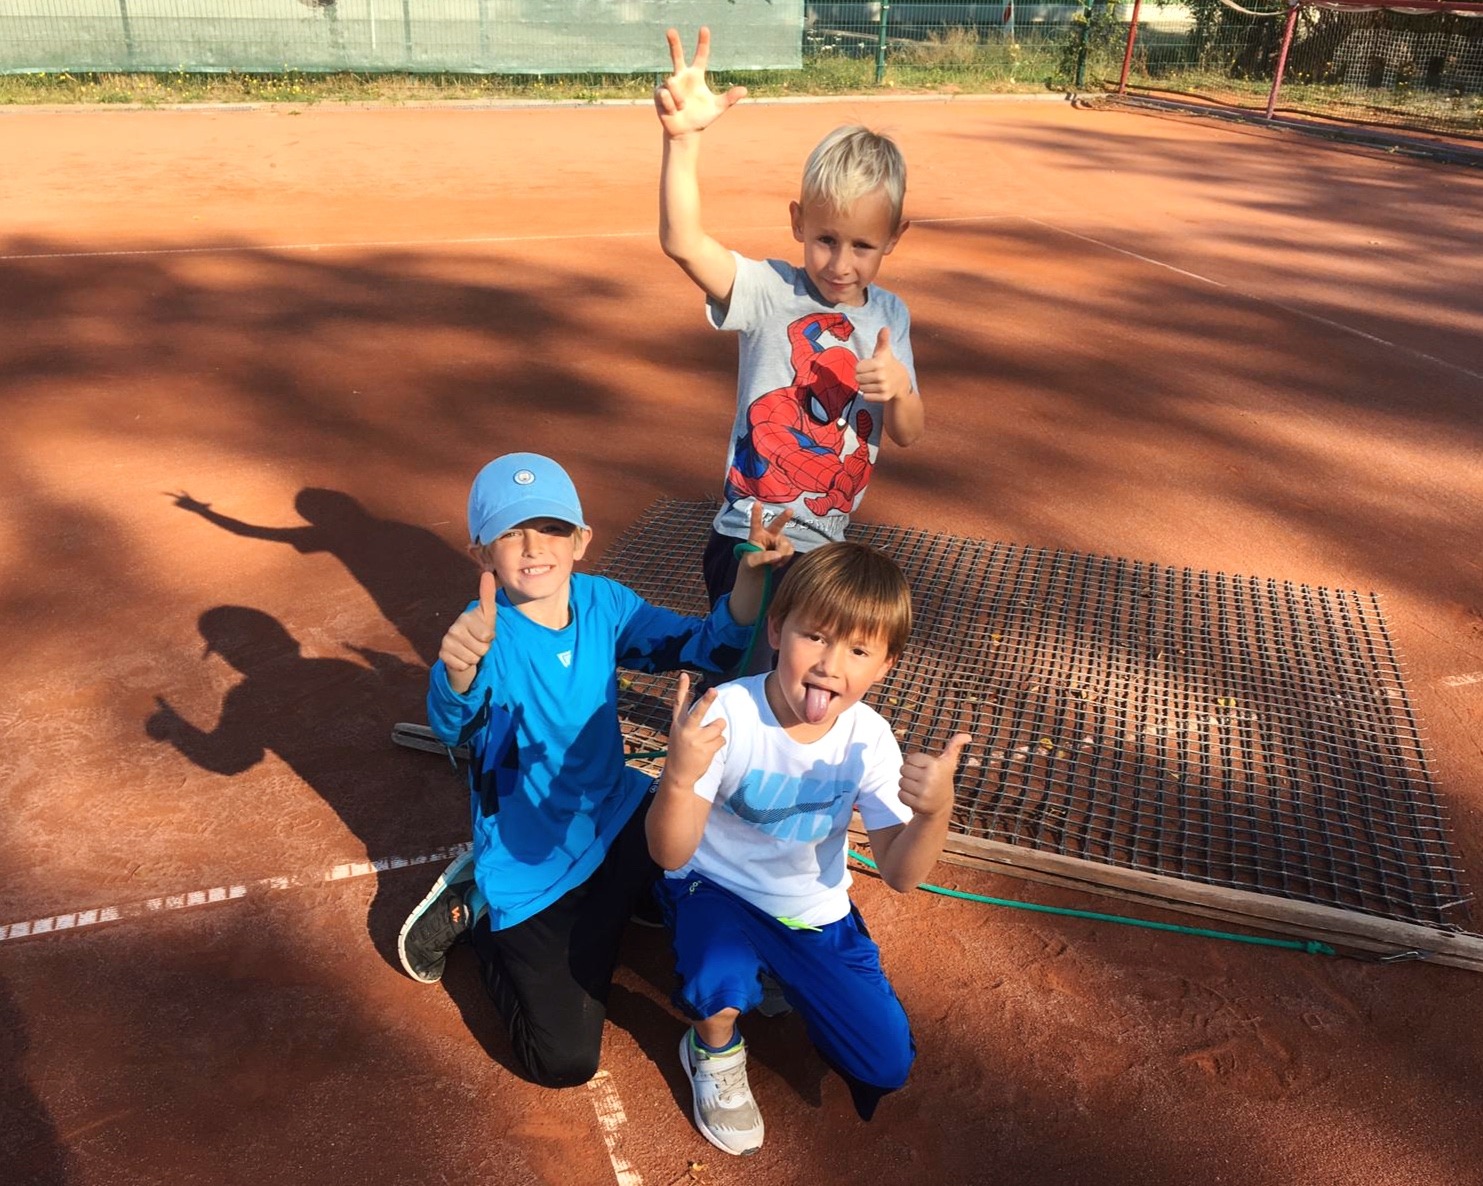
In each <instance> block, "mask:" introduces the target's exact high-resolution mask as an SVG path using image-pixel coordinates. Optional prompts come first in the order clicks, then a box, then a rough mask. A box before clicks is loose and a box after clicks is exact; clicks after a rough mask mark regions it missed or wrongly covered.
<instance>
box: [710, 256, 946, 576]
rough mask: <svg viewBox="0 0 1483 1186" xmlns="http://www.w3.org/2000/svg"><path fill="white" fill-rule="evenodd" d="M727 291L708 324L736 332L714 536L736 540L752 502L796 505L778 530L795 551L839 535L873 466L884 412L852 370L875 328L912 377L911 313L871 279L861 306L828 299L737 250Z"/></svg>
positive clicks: (795, 275) (797, 271)
mask: <svg viewBox="0 0 1483 1186" xmlns="http://www.w3.org/2000/svg"><path fill="white" fill-rule="evenodd" d="M735 258H736V262H737V270H736V280H735V283H734V284H733V286H732V292H731V299H730V300H729V301H728V302H727V303H726V304H725V305H721V304H719V303H716V302H712V303H711V304H710V305H709V316H710V321H711V324H712V325H713V326H715V328H717V329H721V330H730V331H734V332H735V333H737V334H738V335H739V336H740V351H739V358H738V364H739V366H738V375H737V411H736V418H735V419H734V421H733V422H732V430H731V439H730V442H729V443H730V451H729V455H728V457H727V459H726V471H725V484H724V487H723V489H724V493H725V501H724V502H723V504H722V507H721V510H720V513H719V514H718V515H717V516H716V521H715V528H716V530H717V531H718V532H720V533H721V534H722V535H729V536H734V537H735V538H737V539H745V538H746V537H747V531H748V529H749V526H750V525H749V522H748V520H749V518H750V515H751V509H752V503H753V502H754V501H755V502H761V503H762V504H763V505H764V506H765V507H767V508H768V510H769V511H770V512H772V511H779V510H781V509H782V508H784V507H787V508H789V509H790V510H791V511H792V512H793V517H792V519H791V521H790V522H789V523H788V526H787V529H786V530H787V534H788V536H789V538H790V539H792V540H793V543H794V546H795V547H798V548H800V549H802V550H804V551H807V550H809V549H811V548H816V547H818V546H819V545H820V544H822V543H826V542H828V541H829V540H837V539H843V538H844V531H845V527H846V526H848V524H849V521H850V515H851V513H853V511H854V510H855V508H856V507H858V506H859V505H860V500H861V498H862V497H864V494H865V490H866V487H868V486H869V484H870V479H871V475H872V472H873V470H874V468H875V461H876V454H877V451H878V449H879V448H880V440H881V430H882V427H883V423H882V418H883V416H884V414H885V413H884V410H883V409H882V408H881V406H880V405H878V404H872V403H869V402H868V401H866V399H865V398H864V397H863V396H862V395H861V394H860V392H859V388H858V386H857V385H856V378H855V375H856V367H857V365H858V363H859V360H860V359H861V358H868V357H870V355H871V352H872V351H873V349H874V348H875V343H876V341H877V339H878V337H879V336H880V332H881V330H882V329H889V330H890V331H891V348H892V350H893V352H894V353H895V354H896V357H897V358H899V359H900V360H901V362H902V363H903V365H904V366H905V367H906V369H907V371H908V372H909V373H910V374H911V376H912V382H913V384H915V382H916V370H915V366H914V363H913V361H912V354H911V319H910V317H909V316H908V314H907V311H906V306H905V305H904V304H903V303H902V302H901V300H900V299H899V298H898V297H896V296H895V295H894V294H893V293H891V292H888V291H887V290H885V289H883V288H880V287H878V286H876V285H871V287H870V288H869V289H868V290H867V299H866V302H865V303H864V304H863V305H858V306H846V305H829V304H825V303H824V302H823V301H822V300H821V299H820V298H819V295H818V293H817V292H816V291H815V290H814V288H813V286H812V285H811V284H810V283H809V280H808V277H807V275H806V273H805V272H804V271H803V270H802V269H801V268H797V267H794V266H793V265H792V264H789V263H786V262H783V261H781V260H754V259H748V258H747V257H746V256H743V255H736V256H735Z"/></svg>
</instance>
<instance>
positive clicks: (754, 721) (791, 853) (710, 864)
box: [668, 675, 911, 926]
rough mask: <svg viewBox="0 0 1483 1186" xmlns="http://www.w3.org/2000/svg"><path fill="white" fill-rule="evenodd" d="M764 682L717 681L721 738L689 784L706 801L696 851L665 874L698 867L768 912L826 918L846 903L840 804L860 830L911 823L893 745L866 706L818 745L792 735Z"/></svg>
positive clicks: (715, 709) (710, 716)
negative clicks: (696, 779)
mask: <svg viewBox="0 0 1483 1186" xmlns="http://www.w3.org/2000/svg"><path fill="white" fill-rule="evenodd" d="M766 680H767V676H766V675H755V676H750V677H748V678H746V679H740V680H735V681H733V682H732V683H728V684H723V685H721V688H720V691H719V693H718V694H717V696H716V702H715V704H714V705H712V706H711V710H710V712H708V713H707V714H706V718H705V719H706V720H707V721H712V720H715V719H716V718H718V717H719V718H721V719H722V720H724V721H725V722H726V741H725V744H724V745H723V746H722V747H721V751H720V752H719V753H718V754H717V755H716V757H715V759H714V760H713V761H712V762H711V766H710V769H709V770H707V771H706V773H705V775H704V777H702V778H701V779H700V781H699V782H697V783H696V786H695V793H696V794H697V795H699V796H700V797H701V798H703V799H707V800H709V801H711V802H712V803H713V804H714V806H713V807H712V808H711V814H710V817H709V818H708V819H707V820H706V825H705V831H704V833H703V834H702V835H701V839H700V846H699V847H698V848H697V849H696V850H695V855H694V856H693V857H692V858H691V859H690V862H689V864H687V865H685V866H684V868H682V869H678V870H676V871H674V872H673V873H670V874H668V876H670V877H684V876H686V875H687V874H690V873H699V874H700V875H701V876H703V877H705V878H706V879H708V880H710V881H713V882H715V883H716V884H717V885H719V886H722V887H723V888H725V889H728V890H730V891H731V892H732V893H734V894H736V895H737V896H738V897H741V898H745V899H746V900H747V901H748V902H751V903H752V904H753V905H754V906H756V907H758V908H759V909H760V910H762V911H764V912H766V913H767V914H770V915H772V916H773V917H774V918H781V919H786V920H788V921H789V922H796V923H802V924H804V925H807V926H824V925H825V924H826V923H831V922H837V921H838V920H840V919H841V918H844V917H845V915H847V914H848V913H849V911H850V901H849V886H850V872H849V868H848V864H847V862H846V859H845V844H846V837H847V833H848V831H849V826H850V812H851V811H852V810H853V809H856V808H858V809H859V812H860V818H861V820H862V821H864V824H865V826H866V828H868V829H874V828H889V827H892V826H894V825H896V824H904V823H906V822H907V821H908V820H910V819H911V809H910V808H908V807H906V806H905V805H904V804H903V803H902V802H901V798H900V795H899V790H900V786H901V747H900V746H899V745H897V743H896V738H895V737H894V736H893V735H892V733H891V727H890V725H888V724H887V723H886V721H885V719H884V718H883V717H882V716H881V715H880V714H879V713H878V712H876V711H875V710H874V709H873V708H870V707H868V706H867V705H865V704H856V705H853V706H851V707H850V708H848V709H846V710H845V711H844V712H842V713H841V714H840V716H839V719H838V720H837V721H835V723H834V727H833V728H831V729H830V730H829V732H828V733H827V734H825V735H824V736H823V737H821V738H820V739H819V740H818V741H814V742H810V743H808V744H806V745H805V744H802V743H800V742H797V741H794V740H793V739H792V738H791V737H789V736H788V734H787V733H785V732H784V731H783V727H782V726H781V725H780V724H779V723H778V720H777V717H775V716H774V715H773V712H772V709H771V708H770V707H769V706H768V703H767V696H766V695H765V693H764V692H763V685H764V683H765V682H766Z"/></svg>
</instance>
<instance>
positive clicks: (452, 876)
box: [396, 851, 474, 984]
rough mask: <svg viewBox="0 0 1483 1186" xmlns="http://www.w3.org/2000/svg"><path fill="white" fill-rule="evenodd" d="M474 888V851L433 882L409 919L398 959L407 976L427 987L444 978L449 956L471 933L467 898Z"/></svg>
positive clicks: (399, 940)
mask: <svg viewBox="0 0 1483 1186" xmlns="http://www.w3.org/2000/svg"><path fill="white" fill-rule="evenodd" d="M473 884H474V854H473V852H472V851H470V852H466V853H464V854H463V855H462V856H458V857H455V858H454V859H453V861H452V862H451V863H450V864H449V866H448V867H447V868H446V869H444V870H443V875H442V876H441V877H439V878H438V879H437V881H435V882H433V888H432V889H430V890H428V892H427V897H425V898H423V899H422V901H421V902H419V903H418V904H417V908H416V909H415V910H413V911H412V913H411V914H409V915H407V921H406V922H404V923H403V924H402V930H401V934H399V935H398V936H397V940H396V950H397V955H398V957H399V958H400V959H401V961H402V967H404V968H406V969H407V975H408V976H410V977H412V979H413V980H421V981H422V982H423V983H424V984H435V983H436V982H437V981H439V980H441V979H442V978H443V966H444V964H445V962H446V961H447V958H448V952H449V950H450V949H451V948H452V947H453V945H454V944H455V943H457V942H458V941H459V940H460V939H462V938H463V937H464V935H466V934H467V933H468V929H469V923H470V922H472V921H473V920H472V919H470V917H469V907H468V903H467V902H466V901H465V900H464V894H465V893H466V892H467V891H468V889H469V888H470V887H471V886H472V885H473Z"/></svg>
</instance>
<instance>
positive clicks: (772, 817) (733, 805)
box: [726, 786, 834, 824]
mask: <svg viewBox="0 0 1483 1186" xmlns="http://www.w3.org/2000/svg"><path fill="white" fill-rule="evenodd" d="M747 790H748V788H747V787H745V786H744V787H741V788H740V789H739V790H738V791H737V792H736V794H734V795H732V796H731V798H729V799H727V800H726V806H727V807H729V808H730V809H731V810H732V811H733V812H735V813H736V814H737V816H739V817H740V818H741V819H744V820H746V821H747V823H749V824H775V823H778V822H779V821H781V820H785V819H791V818H792V817H793V816H795V815H808V814H809V813H810V812H814V811H823V810H825V809H826V808H829V807H833V806H834V800H833V799H825V800H824V801H823V802H822V803H790V804H789V805H788V806H787V807H754V806H752V804H750V803H748V802H747Z"/></svg>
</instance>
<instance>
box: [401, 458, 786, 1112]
mask: <svg viewBox="0 0 1483 1186" xmlns="http://www.w3.org/2000/svg"><path fill="white" fill-rule="evenodd" d="M469 538H470V540H471V541H472V542H471V543H470V545H469V552H470V554H471V555H472V556H473V557H474V559H475V561H476V562H477V563H478V564H479V566H480V568H481V569H482V570H483V572H482V573H481V575H480V578H479V597H478V600H476V601H474V602H473V603H471V604H470V605H469V606H468V608H467V609H465V610H464V612H463V613H462V614H461V615H460V616H459V618H458V620H457V621H455V622H454V623H453V625H452V626H451V627H450V628H449V630H448V632H447V634H446V635H444V637H443V642H442V646H441V648H440V650H439V654H438V661H437V662H436V663H435V664H433V667H432V670H431V672H430V673H429V686H428V695H427V710H428V723H429V725H430V726H431V728H432V731H433V732H434V733H435V734H436V735H437V736H438V737H439V738H440V739H441V740H442V741H443V742H444V743H445V744H446V745H448V746H450V747H451V746H455V745H467V746H468V747H469V788H470V792H471V808H472V813H473V825H474V828H473V831H474V843H473V848H472V851H471V852H470V853H468V854H466V855H464V856H461V857H459V858H458V859H457V860H455V861H454V862H453V863H452V864H450V865H449V867H448V868H447V869H446V870H445V871H444V873H443V875H442V876H441V877H439V878H438V880H437V882H436V883H435V884H434V886H433V888H432V890H431V891H430V892H429V893H428V895H427V896H426V897H425V898H424V899H423V900H422V902H421V903H419V904H418V906H417V908H416V909H415V910H413V912H412V914H411V915H410V916H409V917H408V919H407V922H406V924H405V925H404V926H403V928H402V932H401V934H400V936H399V937H398V941H397V949H398V954H399V956H400V958H401V961H402V964H403V966H404V967H405V968H406V970H407V972H408V973H409V974H410V975H411V976H413V977H414V978H416V979H418V980H422V981H425V982H429V983H431V982H433V981H436V980H438V979H439V978H440V977H441V976H442V973H443V965H444V959H445V957H446V955H447V952H448V950H449V948H450V947H452V946H453V944H454V943H455V942H457V941H458V940H459V939H461V938H462V937H463V936H465V935H468V936H469V938H470V939H471V940H472V943H473V947H474V950H475V952H476V954H477V955H478V958H479V964H480V969H481V972H482V974H483V979H484V984H485V987H486V988H487V989H488V991H489V994H490V996H491V997H492V998H493V999H494V1003H495V1006H496V1008H497V1009H498V1010H499V1012H500V1015H501V1016H502V1017H503V1019H504V1021H505V1024H506V1026H507V1028H508V1030H509V1033H510V1039H511V1042H512V1044H513V1045H514V1049H515V1053H516V1055H517V1056H518V1058H519V1060H520V1062H521V1064H522V1065H523V1066H524V1068H525V1069H526V1071H527V1072H528V1073H529V1075H530V1077H531V1078H532V1079H533V1080H534V1081H535V1082H537V1083H540V1084H542V1085H543V1086H548V1087H566V1086H575V1085H577V1084H580V1083H585V1082H586V1081H587V1080H588V1079H590V1078H591V1077H592V1076H593V1075H594V1074H595V1073H596V1071H597V1066H598V1057H599V1053H600V1048H601V1041H602V1026H603V1021H604V1018H605V1014H606V1001H607V995H608V989H609V987H610V985H611V982H612V975H613V968H614V965H615V963H616V961H617V954H618V944H619V940H620V938H621V936H622V932H623V926H624V924H625V923H626V922H627V920H628V918H629V915H630V913H631V912H632V909H633V906H634V903H635V901H636V900H637V898H638V897H639V895H640V893H641V892H642V891H643V890H644V888H645V887H646V886H647V885H648V884H649V883H650V880H651V879H652V877H653V875H654V872H655V868H654V865H653V863H652V862H651V861H650V859H649V856H648V852H647V848H646V844H645V839H644V815H645V812H646V810H647V807H648V803H649V796H648V794H647V792H648V791H649V789H650V785H651V781H652V780H651V779H650V778H649V777H648V776H647V775H644V774H642V773H640V772H639V771H637V770H634V769H632V768H631V767H628V766H626V765H625V764H624V749H623V737H622V734H621V731H620V727H619V721H618V695H617V694H618V686H617V678H616V675H615V668H616V667H618V666H620V665H621V666H624V667H628V668H632V669H635V670H639V671H671V670H674V669H676V668H678V667H681V666H690V667H699V668H703V669H705V670H710V671H723V670H725V669H727V668H729V667H731V666H734V665H735V664H736V663H737V662H738V661H739V660H740V658H741V655H742V653H743V651H744V650H745V648H746V645H747V642H748V639H749V637H750V634H751V626H752V623H753V622H755V621H756V619H757V615H758V612H759V610H760V607H761V601H762V584H763V579H762V578H763V572H764V568H763V566H764V565H767V564H775V563H777V562H779V561H782V560H785V559H787V558H788V557H789V556H790V555H791V552H792V548H791V546H790V545H789V544H788V542H787V540H786V539H785V538H784V537H783V535H782V532H781V526H780V525H774V526H772V527H764V526H763V525H762V521H761V515H760V513H759V514H758V516H757V518H756V520H755V530H754V531H753V533H752V537H751V540H750V542H751V543H752V544H753V545H755V550H754V551H751V552H750V553H749V554H748V556H747V559H746V562H745V563H744V564H743V565H742V568H741V571H740V573H739V574H738V578H737V585H736V589H735V590H734V591H733V593H732V594H731V595H730V596H729V597H727V598H725V599H723V600H722V601H721V602H719V603H717V605H716V607H715V608H714V609H713V610H712V612H711V613H710V615H709V616H708V617H706V618H690V617H685V616H683V615H681V614H676V613H673V612H671V611H669V610H666V609H661V608H659V607H657V606H653V605H650V604H648V603H647V602H645V601H644V600H643V599H642V598H640V597H639V596H638V595H637V594H635V593H634V592H632V591H631V590H629V589H628V588H626V587H624V586H623V585H620V584H618V583H617V582H616V581H611V580H608V579H607V578H605V577H597V576H589V575H586V574H583V573H576V572H573V567H574V566H575V564H576V562H577V561H578V560H580V559H581V558H582V557H583V555H584V554H585V553H586V551H587V548H588V545H589V543H590V542H591V538H592V531H591V529H590V528H589V527H588V526H587V525H586V520H585V519H584V517H583V514H582V505H581V502H580V501H579V499H578V497H577V491H576V489H575V487H574V486H573V485H572V482H571V479H570V478H569V477H568V476H567V474H566V472H565V471H564V470H563V469H562V468H561V466H559V465H558V464H557V463H556V462H554V461H552V460H551V459H550V458H547V457H542V456H539V455H537V454H534V453H512V454H509V455H507V456H504V457H500V458H497V459H496V460H494V461H491V462H490V463H489V464H488V465H486V466H485V467H484V468H483V469H482V470H481V471H480V472H479V475H478V476H477V477H476V478H475V479H474V484H473V488H472V489H471V491H470V493H469Z"/></svg>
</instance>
